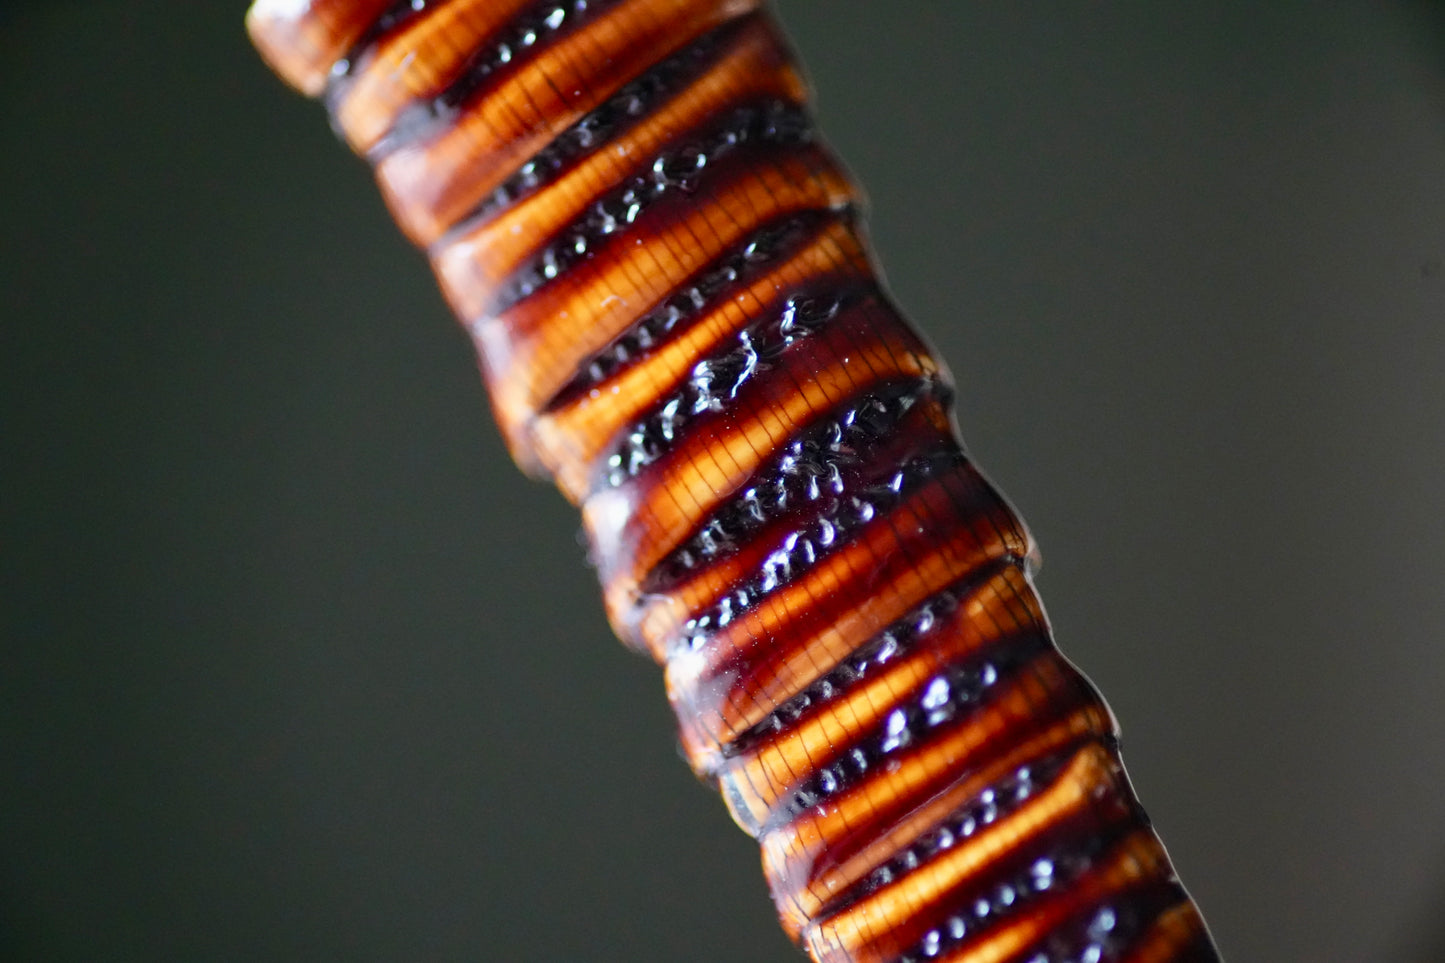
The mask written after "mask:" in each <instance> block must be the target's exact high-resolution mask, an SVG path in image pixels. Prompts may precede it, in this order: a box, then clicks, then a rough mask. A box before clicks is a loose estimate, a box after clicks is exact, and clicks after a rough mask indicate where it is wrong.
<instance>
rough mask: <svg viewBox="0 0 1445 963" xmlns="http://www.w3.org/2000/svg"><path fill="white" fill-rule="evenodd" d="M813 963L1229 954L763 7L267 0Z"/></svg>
mask: <svg viewBox="0 0 1445 963" xmlns="http://www.w3.org/2000/svg"><path fill="white" fill-rule="evenodd" d="M250 26H251V30H252V33H253V36H254V38H255V39H256V42H257V45H258V47H259V48H260V49H261V51H262V52H263V53H264V55H265V56H266V57H267V59H268V60H269V61H270V63H271V64H272V66H273V67H274V68H275V69H276V70H277V71H278V72H279V73H280V74H281V75H282V76H283V77H284V78H286V79H287V80H288V81H290V82H291V83H292V84H293V85H295V86H297V87H299V88H301V89H302V90H304V91H306V92H308V93H312V94H317V95H320V96H322V97H323V98H324V100H325V102H326V105H327V107H328V109H329V111H330V113H331V117H332V121H333V124H334V126H335V128H336V130H337V132H338V133H339V134H340V135H341V136H342V137H343V138H344V139H345V140H346V142H347V143H348V144H350V145H351V147H352V148H353V149H354V150H356V151H357V152H358V153H359V154H361V155H362V156H364V157H365V158H366V159H367V160H368V161H369V162H370V163H371V164H372V165H373V166H374V167H375V169H376V173H377V178H378V181H379V183H380V185H381V187H382V190H383V192H384V193H385V195H386V198H387V201H388V203H389V205H390V207H391V209H392V211H393V213H394V215H395V216H396V218H397V220H398V222H399V223H400V224H401V225H402V226H403V229H404V230H405V231H406V233H407V234H408V236H410V237H411V238H412V239H413V240H414V241H416V242H417V243H418V244H419V245H421V246H422V247H424V248H425V250H426V252H427V254H428V257H429V258H430V260H431V263H432V265H433V267H434V269H435V271H436V274H437V277H438V279H439V280H440V282H441V285H442V289H443V291H444V293H445V294H446V297H447V300H448V301H449V303H450V304H451V306H452V308H453V309H454V311H455V313H456V314H457V316H458V318H459V319H460V321H461V323H462V324H463V325H464V326H465V328H466V329H467V330H468V331H469V332H470V333H471V334H472V336H473V338H474V340H475V342H476V344H477V346H478V349H479V353H480V356H481V359H482V363H483V367H484V370H485V373H486V378H487V383H488V387H489V389H490V391H491V395H492V399H493V404H494V409H495V414H496V417H497V420H498V422H499V424H500V426H501V428H502V430H503V433H504V435H505V436H506V438H507V440H508V444H509V446H510V448H511V450H512V451H513V453H514V455H515V456H516V457H517V459H518V461H519V462H520V463H522V464H523V465H524V466H526V467H527V469H528V470H529V471H531V472H533V473H535V474H539V475H545V476H548V477H552V478H554V479H555V480H556V481H557V483H558V485H559V487H560V488H561V490H562V492H563V493H564V494H565V495H566V496H567V497H568V498H569V499H570V500H571V501H573V502H574V503H576V504H577V505H578V506H579V507H580V508H581V510H582V515H583V519H584V522H585V526H586V531H587V533H588V537H589V541H590V543H591V552H592V558H593V560H594V563H595V564H596V567H597V569H598V572H599V575H600V578H601V580H602V586H603V592H604V598H605V601H606V606H607V612H608V615H609V617H610V619H611V622H612V625H613V627H614V628H615V629H616V631H617V633H618V635H619V636H620V637H621V638H622V639H623V640H624V641H625V642H626V643H627V644H629V645H631V646H634V647H636V648H638V649H641V650H644V651H646V652H648V653H650V654H651V656H652V657H653V658H654V659H656V660H657V661H658V662H659V663H660V664H661V665H662V666H663V667H664V670H665V674H666V680H667V690H668V696H669V698H670V700H671V702H672V704H673V706H674V708H675V710H676V712H677V716H678V720H679V724H680V727H681V733H682V741H683V745H684V748H685V750H686V754H687V756H688V758H689V760H690V761H691V763H692V765H693V767H694V769H695V770H696V771H697V772H698V774H699V775H700V776H701V777H703V778H704V779H706V780H708V781H710V782H712V783H713V784H715V785H716V786H717V787H718V788H719V790H720V791H721V793H722V795H723V799H724V800H725V802H726V803H727V806H728V808H729V810H730V811H731V812H732V814H733V817H734V819H735V820H736V821H737V823H738V824H739V825H740V826H741V827H742V828H743V829H744V830H746V831H747V832H749V833H750V834H752V835H754V836H756V837H757V838H758V840H759V842H760V843H761V845H762V849H763V858H764V868H765V871H766V873H767V877H768V881H769V885H770V887H771V890H772V893H773V899H774V902H775V903H776V906H777V909H778V912H779V914H780V917H781V919H782V922H783V925H784V928H785V929H786V930H787V931H788V933H789V934H790V935H791V936H792V937H793V938H794V939H795V940H796V941H797V942H798V943H799V944H800V945H801V946H802V947H804V948H805V949H806V950H807V952H808V953H809V954H810V955H811V956H812V957H813V958H814V959H815V960H817V961H819V963H825V961H839V963H842V961H849V963H864V961H869V963H873V961H877V963H884V961H899V963H902V961H922V960H933V959H938V960H953V961H975V963H982V961H1000V963H1002V961H1010V960H1016V961H1020V963H1023V961H1029V963H1100V961H1104V960H1117V961H1137V963H1144V961H1160V963H1163V961H1184V960H1200V961H1204V960H1212V959H1216V958H1217V956H1216V954H1215V951H1214V950H1213V947H1212V945H1211V943H1210V941H1209V937H1208V935H1207V933H1206V931H1205V929H1204V925H1203V923H1202V921H1201V920H1200V917H1199V915H1198V913H1197V911H1196V910H1195V908H1194V906H1193V904H1192V903H1190V902H1189V900H1188V897H1187V895H1186V894H1185V892H1184V890H1183V889H1182V888H1181V886H1180V885H1179V882H1178V881H1177V879H1176V878H1175V876H1174V873H1173V870H1172V868H1171V867H1170V865H1169V861H1168V859H1167V857H1166V855H1165V853H1164V851H1163V848H1162V847H1161V845H1160V843H1159V841H1158V839H1157V838H1156V837H1155V835H1154V834H1153V832H1152V831H1151V830H1150V828H1149V825H1148V823H1147V820H1146V819H1145V818H1144V816H1143V812H1142V810H1141V809H1140V807H1139V805H1138V803H1137V801H1136V800H1135V798H1134V796H1133V793H1132V790H1131V789H1130V787H1129V784H1128V781H1127V779H1126V778H1125V776H1124V772H1123V769H1122V767H1121V765H1120V763H1119V759H1118V754H1117V742H1116V733H1115V729H1114V725H1113V720H1112V718H1111V717H1110V715H1109V712H1108V710H1107V709H1106V708H1105V707H1104V705H1103V703H1102V701H1101V700H1100V699H1099V697H1098V695H1097V694H1096V693H1095V691H1094V690H1093V688H1092V687H1091V686H1090V685H1089V684H1088V682H1087V681H1086V680H1085V679H1084V678H1083V677H1082V676H1081V675H1080V674H1079V673H1078V672H1077V671H1076V670H1075V669H1074V668H1073V666H1072V665H1070V664H1069V663H1068V662H1067V661H1066V660H1064V659H1063V658H1062V657H1061V656H1060V655H1059V653H1058V651H1057V650H1056V649H1055V648H1054V646H1053V643H1052V640H1051V637H1050V632H1049V628H1048V623H1047V620H1046V619H1045V617H1044V614H1043V610H1042V608H1041V607H1040V605H1039V602H1038V600H1037V598H1036V597H1035V595H1034V591H1033V588H1032V585H1031V583H1030V579H1029V572H1030V567H1031V564H1032V558H1033V556H1034V549H1033V546H1032V543H1031V540H1030V537H1029V535H1028V533H1027V531H1026V530H1025V529H1024V527H1023V525H1022V523H1021V522H1020V521H1019V519H1018V518H1017V516H1016V515H1015V514H1014V512H1013V510H1012V509H1011V508H1010V506H1009V505H1008V504H1007V503H1006V502H1005V501H1004V500H1003V499H1002V498H1001V497H1000V496H999V495H998V494H997V493H996V492H995V491H994V489H993V488H992V487H991V486H990V484H989V483H988V482H987V481H986V480H985V479H984V478H983V476H982V475H980V474H979V472H978V471H977V469H976V468H975V467H974V465H973V464H972V462H971V461H970V460H969V458H968V457H967V455H966V454H965V453H964V451H963V449H962V446H961V444H960V442H959V440H958V437H957V434H956V431H955V429H954V427H953V423H952V414H951V403H952V398H951V395H952V389H951V386H950V381H949V377H948V374H947V372H946V371H945V370H944V369H943V367H942V365H941V364H940V363H939V362H938V360H937V359H936V358H934V357H933V355H932V354H931V352H930V349H929V347H928V346H927V344H926V343H925V342H924V341H923V340H922V339H921V338H920V337H919V335H918V334H917V333H916V332H915V331H914V330H913V329H912V327H911V326H910V325H909V324H908V323H906V322H905V321H904V320H903V319H902V318H901V317H900V315H899V314H898V312H897V310H896V309H895V307H894V306H893V305H892V303H891V302H890V300H889V298H888V295H887V293H886V291H885V290H884V289H883V288H882V286H881V285H880V283H879V282H878V280H877V278H876V277H875V273H874V270H873V268H872V267H871V265H870V262H869V255H868V253H867V244H866V241H865V240H864V239H863V237H862V236H861V234H860V225H859V214H858V209H859V203H860V199H859V195H858V192H857V190H856V188H855V187H854V186H853V185H852V183H851V182H850V180H849V178H848V177H847V175H846V174H845V173H844V172H843V170H842V169H841V168H840V167H839V165H838V164H837V162H836V161H835V160H834V159H833V157H832V156H831V154H830V153H829V152H828V150H827V149H826V147H825V146H824V145H823V144H822V143H821V142H820V139H819V137H818V135H817V134H816V132H815V130H814V129H813V125H812V122H811V120H810V118H809V114H808V109H807V103H806V100H807V92H806V88H805V86H804V84H803V82H802V80H801V79H800V76H799V73H798V71H797V69H796V67H795V66H794V65H793V63H792V60H791V57H790V55H789V53H788V50H787V48H786V45H785V43H784V41H783V40H782V38H781V36H780V34H779V33H778V30H777V27H776V25H775V23H774V22H773V21H772V20H771V19H770V17H769V15H768V12H767V11H766V10H765V9H762V8H761V5H760V4H759V3H757V2H750V0H611V2H603V0H565V2H559V0H548V2H543V3H537V2H502V3H498V2H495V0H451V2H440V3H426V2H421V3H411V2H408V3H400V4H392V5H383V4H374V3H373V4H366V3H358V4H353V5H351V6H350V7H347V6H344V5H340V4H321V3H317V4H314V5H311V8H308V7H307V5H304V4H303V5H299V7H298V5H297V4H295V3H280V2H266V0H262V2H259V3H257V4H256V5H255V7H254V8H253V10H252V13H251V17H250Z"/></svg>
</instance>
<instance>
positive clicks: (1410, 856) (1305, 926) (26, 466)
mask: <svg viewBox="0 0 1445 963" xmlns="http://www.w3.org/2000/svg"><path fill="white" fill-rule="evenodd" d="M1165 8H1167V11H1166V9H1165ZM889 10H896V11H906V12H904V13H901V15H900V14H892V13H889V12H888V11H889ZM782 12H783V14H784V16H785V18H786V20H787V21H788V23H789V25H790V26H791V28H792V30H793V32H794V34H795V36H796V38H797V42H798V44H799V46H800V48H801V49H802V51H803V53H804V54H805V56H806V57H807V60H808V62H809V64H810V67H811V72H812V75H813V77H814V79H815V81H816V83H817V86H818V87H819V89H820V91H821V111H822V116H823V123H824V126H825V129H826V130H827V132H828V133H829V135H830V137H831V138H832V139H833V141H834V142H835V143H836V145H837V146H838V148H839V150H840V151H841V153H842V154H843V156H844V157H845V158H846V159H847V160H848V161H849V163H850V164H851V165H852V166H853V168H854V169H855V170H856V171H857V172H858V174H859V175H860V177H861V178H862V180H863V181H864V183H865V184H866V185H867V187H868V189H869V191H870V194H871V196H872V199H873V203H874V209H875V211H876V214H875V215H874V217H873V220H872V223H873V227H874V234H875V237H876V240H877V242H878V246H879V248H880V250H881V253H882V257H883V259H884V262H885V264H886V265H887V267H888V269H889V274H890V278H891V280H892V282H893V286H894V288H895V290H896V292H897V295H898V297H899V298H900V300H901V301H902V302H903V303H904V305H905V306H906V307H907V308H908V309H909V311H910V312H911V313H912V315H913V316H914V317H915V318H916V319H917V320H918V321H919V322H920V323H921V324H922V325H923V326H924V327H926V328H927V330H928V331H929V332H931V334H932V336H933V337H934V338H935V339H936V340H937V342H938V344H939V345H940V347H941V349H942V351H943V353H944V354H945V356H946V357H947V358H948V360H949V362H950V363H951V365H952V367H953V370H954V372H955V374H956V375H957V376H958V379H959V381H960V386H961V394H960V401H961V421H962V423H963V425H964V429H965V434H966V436H967V437H968V439H969V440H970V442H971V445H972V448H973V450H974V452H975V454H976V455H977V456H978V457H979V459H980V460H981V461H982V463H983V464H984V465H985V467H986V468H988V469H989V471H990V472H991V473H992V474H993V476H994V477H995V478H996V479H997V480H998V481H999V482H1000V483H1001V484H1002V486H1003V487H1004V489H1005V490H1006V491H1008V492H1009V493H1010V495H1011V496H1012V497H1013V498H1014V499H1015V500H1016V502H1017V503H1018V504H1019V506H1020V507H1021V508H1022V509H1023V511H1024V513H1025V515H1026V517H1027V518H1028V519H1029V520H1030V522H1031V524H1032V525H1033V527H1034V530H1035V533H1036V534H1037V535H1038V537H1039V538H1040V540H1041V541H1042V543H1043V546H1044V551H1045V557H1046V559H1047V564H1046V565H1045V567H1044V570H1043V574H1042V579H1041V585H1042V589H1043V593H1044V596H1045V599H1046V600H1047V601H1048V603H1049V605H1050V608H1051V613H1052V615H1053V618H1054V621H1055V623H1056V627H1057V630H1058V635H1059V639H1060V641H1061V643H1062V645H1063V646H1064V648H1065V650H1066V651H1067V652H1068V653H1069V654H1070V655H1071V656H1072V657H1074V658H1075V660H1076V661H1078V662H1079V663H1080V664H1081V665H1082V666H1083V667H1084V668H1085V669H1086V671H1088V673H1089V674H1090V675H1091V676H1092V677H1093V678H1094V679H1095V680H1096V681H1097V682H1098V683H1099V684H1100V685H1101V687H1102V688H1103V689H1104V691H1105V692H1106V693H1107V694H1108V696H1109V697H1110V700H1111V702H1112V704H1113V706H1114V708H1115V710H1116V712H1117V713H1118V715H1119V717H1120V719H1121V720H1122V722H1123V725H1124V728H1125V734H1126V735H1125V749H1126V757H1127V759H1128V761H1129V763H1130V768H1131V772H1132V774H1133V776H1134V778H1135V780H1136V783H1137V786H1138V789H1139V791H1140V794H1141V796H1142V797H1143V799H1144V801H1145V803H1146V804H1147V805H1148V807H1149V809H1150V812H1151V813H1152V814H1153V815H1154V816H1155V818H1156V821H1157V823H1158V825H1159V826H1160V829H1161V831H1162V833H1163V835H1164V837H1165V839H1166V840H1167V841H1168V843H1169V845H1170V848H1171V851H1172V853H1173V854H1174V856H1175V858H1176V861H1177V864H1178V866H1179V869H1180V871H1181V873H1182V874H1183V876H1184V879H1185V881H1186V883H1187V884H1188V885H1189V886H1190V887H1191V889H1192V890H1193V892H1194V893H1195V895H1196V896H1197V897H1198V899H1199V901H1200V903H1201V904H1202V905H1203V907H1204V910H1205V912H1206V914H1207V916H1208V917H1209V919H1210V920H1211V922H1212V924H1213V927H1214V929H1215V932H1216V935H1217V936H1218V939H1219V942H1220V944H1221V946H1222V948H1223V949H1224V951H1225V953H1226V954H1227V955H1228V956H1229V957H1230V958H1231V959H1232V960H1235V961H1250V960H1311V961H1341V963H1358V961H1362V960H1385V961H1415V960H1438V959H1441V958H1445V922H1442V918H1445V645H1442V643H1445V499H1442V477H1445V82H1442V77H1445V12H1442V10H1441V7H1440V6H1439V5H1438V4H1431V5H1426V4H1423V3H1417V4H1415V5H1405V4H1389V3H1384V2H1364V0H1360V2H1343V0H1340V2H1327V3H1321V2H1309V3H1305V2H1286V0H1276V2H1270V3H1258V2H1248V3H1247V2H1213V3H1210V2H1200V3H1190V4H1158V3H1130V4H1119V5H1107V6H1106V5H1101V4H1096V3H1084V2H1067V3H1008V4H1004V3H955V2H949V3H944V2H942V0H906V2H905V0H900V2H898V3H890V4H882V3H876V2H872V3H870V2H865V0H853V2H846V3H845V2H840V0H828V2H826V3H824V2H815V0H807V2H805V0H791V2H787V3H785V4H783V6H782ZM241 14H242V10H241V8H240V6H239V4H238V5H236V6H235V7H234V8H233V9H227V5H226V4H220V3H209V2H208V3H191V2H185V3H182V2H169V3H167V2H160V0H150V2H143V0H133V2H119V0H116V2H100V0H94V2H69V3H58V2H52V3H46V4H43V5H42V4H28V3H27V4H20V5H18V6H17V5H16V0H0V364H3V366H4V368H3V371H0V394H3V409H0V412H3V418H4V422H3V435H0V479H3V480H0V485H3V489H0V524H3V531H0V545H3V561H0V566H3V568H0V585H3V593H4V598H3V600H0V606H3V607H0V627H3V633H4V635H3V643H4V649H3V666H0V673H3V674H0V957H4V958H7V959H8V958H14V959H22V960H64V961H81V960H160V959H175V960H280V961H290V960H303V959H316V960H329V959H338V960H342V959H344V960H422V959H427V960H431V959H436V960H462V959H474V960H506V961H510V960H527V961H557V960H589V961H590V960H597V961H610V960H619V961H620V960H630V961H636V960H689V961H703V960H729V959H746V960H777V961H785V960H791V959H795V957H794V956H793V954H792V951H791V950H790V949H789V947H788V946H787V945H786V944H785V942H784V940H783V938H782V937H781V935H780V934H779V933H778V931H777V930H776V928H775V926H774V924H773V923H772V921H771V916H772V914H771V911H770V909H769V906H768V902H767V897H766V894H765V892H764V888H763V885H762V883H761V881H760V877H759V875H758V873H757V871H756V859H757V857H756V850H755V848H754V847H753V844H752V843H751V842H750V841H749V840H747V839H746V838H745V837H744V836H743V835H742V834H740V833H738V832H737V831H736V830H735V829H734V828H732V826H731V825H730V824H729V821H728V819H727V816H726V815H725V813H724V811H723V809H722V807H721V805H720V804H719V803H718V802H717V801H716V799H715V798H713V797H712V796H711V795H710V794H709V793H708V792H707V791H705V790H704V789H702V788H701V787H700V786H698V785H697V784H695V782H694V781H693V780H692V778H691V777H690V776H689V775H688V773H687V772H686V770H685V768H684V767H683V766H682V764H681V763H680V762H678V760H677V759H676V754H675V749H674V745H673V740H672V735H671V722H670V719H669V716H668V712H667V709H666V706H665V703H664V699H663V697H662V690H661V683H660V679H659V677H658V674H657V672H656V671H655V670H654V669H653V667H652V666H650V665H649V664H647V663H645V662H643V661H642V660H640V659H637V658H635V657H631V656H629V655H627V654H626V653H625V652H623V651H622V650H621V649H620V648H619V647H618V646H617V645H616V644H615V643H614V642H613V641H612V640H611V637H610V635H609V633H608V632H607V629H606V627H605V624H604V621H603V618H602V616H601V613H600V605H599V603H598V602H597V601H596V599H595V588H594V586H593V583H592V578H591V574H590V573H589V572H588V570H587V569H586V567H585V565H584V564H583V553H582V550H581V549H580V548H579V547H578V545H577V542H576V540H575V532H576V527H577V523H576V520H575V518H574V516H573V514H572V512H571V511H570V510H569V509H568V508H567V507H566V506H565V505H564V504H563V502H562V500H561V499H560V498H559V497H557V496H556V495H555V494H554V493H553V492H551V491H550V490H549V489H547V488H545V487H543V486H540V485H535V484H529V483H526V482H524V481H523V480H521V479H520V477H519V476H518V475H517V474H516V472H515V471H514V469H513V468H512V466H511V465H510V463H509V462H508V461H507V458H506V455H505V452H504V451H503V449H502V446H501V445H500V443H499V441H498V439H497V437H496V434H495V431H494V430H493V428H492V426H491V424H490V423H489V417H488V415H487V413H486V407H485V401H484V398H483V396H482V393H481V389H480V386H479V385H478V383H477V380H476V375H475V366H474V361H473V359H472V356H471V354H470V347H469V345H468V344H467V342H466V341H465V339H464V338H463V336H462V335H461V334H460V332H459V331H458V329H456V328H455V327H454V326H453V325H452V324H451V322H450V321H449V320H448V318H447V315H446V312H445V310H444V308H443V306H442V304H441V301H440V298H439V297H438V295H437V294H435V293H434V291H433V288H432V285H431V283H430V280H429V278H428V276H427V274H426V271H425V266H424V263H423V261H422V259H421V257H420V256H419V255H417V254H416V253H414V252H412V251H410V250H408V249H407V248H406V247H405V246H404V245H403V243H402V242H401V241H400V240H399V239H398V237H397V235H396V233H395V232H394V231H393V229H392V228H391V227H390V225H389V224H388V222H387V219H386V216H385V214H384V212H383V210H382V206H381V203H380V201H379V200H378V199H377V197H376V196H375V194H374V191H373V190H372V188H371V185H370V184H369V182H368V176H367V174H366V172H365V170H364V169H363V167H362V165H361V164H360V163H358V162H356V161H355V160H354V159H352V158H350V157H348V156H347V155H346V154H345V153H344V152H343V150H342V149H341V148H340V147H339V146H338V145H337V144H336V143H335V142H334V141H333V139H332V137H331V134H330V133H329V131H328V130H327V127H326V123H325V121H324V119H323V117H322V114H321V112H320V111H319V109H317V108H316V107H315V106H314V105H311V104H308V103H305V102H303V101H302V100H300V99H299V98H297V97H295V96H293V95H291V94H289V93H288V92H287V91H285V90H284V89H282V87H281V85H280V84H279V83H277V82H276V81H275V80H274V79H273V78H271V77H270V76H269V75H268V74H267V73H266V72H265V71H264V70H263V69H262V68H261V66H260V64H259V63H258V62H257V61H256V59H255V58H254V57H253V55H252V54H251V52H250V50H249V48H248V47H247V45H246V42H245V39H244V37H243V34H242V31H241Z"/></svg>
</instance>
